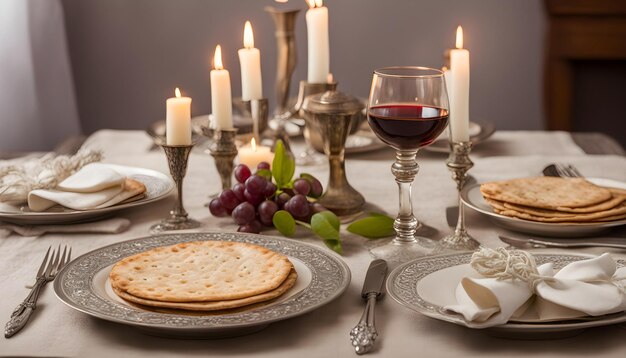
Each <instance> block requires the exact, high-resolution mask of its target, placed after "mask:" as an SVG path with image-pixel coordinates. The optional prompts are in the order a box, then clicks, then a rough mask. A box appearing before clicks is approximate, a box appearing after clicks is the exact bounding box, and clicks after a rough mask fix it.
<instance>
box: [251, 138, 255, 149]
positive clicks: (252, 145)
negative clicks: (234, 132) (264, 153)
mask: <svg viewBox="0 0 626 358" xmlns="http://www.w3.org/2000/svg"><path fill="white" fill-rule="evenodd" d="M250 147H252V151H253V152H256V141H255V140H254V138H252V140H251V141H250Z"/></svg>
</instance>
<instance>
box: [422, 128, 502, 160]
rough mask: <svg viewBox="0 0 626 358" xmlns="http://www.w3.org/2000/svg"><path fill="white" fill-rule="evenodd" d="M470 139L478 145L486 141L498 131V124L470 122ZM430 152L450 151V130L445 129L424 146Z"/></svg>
mask: <svg viewBox="0 0 626 358" xmlns="http://www.w3.org/2000/svg"><path fill="white" fill-rule="evenodd" d="M469 132H470V141H471V142H472V145H474V146H476V145H478V144H480V143H481V142H484V141H485V140H486V139H487V138H489V137H491V136H492V135H493V134H494V133H495V132H496V126H495V124H493V123H490V122H470V124H469ZM424 149H425V150H427V151H429V152H437V153H450V141H449V140H448V131H447V130H445V131H443V133H441V135H440V136H439V137H438V138H437V139H435V141H434V142H432V143H431V144H430V145H428V146H426V147H424Z"/></svg>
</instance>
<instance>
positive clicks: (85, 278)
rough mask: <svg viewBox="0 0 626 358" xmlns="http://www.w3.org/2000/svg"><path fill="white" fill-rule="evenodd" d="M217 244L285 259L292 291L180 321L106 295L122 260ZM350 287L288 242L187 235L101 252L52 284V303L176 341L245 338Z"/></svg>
mask: <svg viewBox="0 0 626 358" xmlns="http://www.w3.org/2000/svg"><path fill="white" fill-rule="evenodd" d="M203 240H221V241H236V242H246V243H252V244H257V245H260V246H264V247H267V248H268V249H270V250H273V251H276V252H280V253H282V254H285V255H287V256H288V257H289V259H290V261H291V262H292V263H293V264H294V266H295V268H296V271H297V272H298V280H297V282H296V285H295V286H294V287H293V288H291V289H290V290H289V291H288V292H287V293H286V294H285V295H283V296H282V297H281V298H279V299H278V300H276V301H273V302H271V303H268V304H266V305H263V306H260V307H254V308H250V309H248V310H244V311H239V312H235V313H226V314H213V315H204V316H198V315H184V314H174V313H158V312H154V311H148V310H145V309H142V308H139V307H137V306H133V305H131V304H129V303H127V302H125V301H123V300H122V299H120V298H119V297H117V295H115V293H113V292H112V290H111V288H110V284H109V282H108V276H109V271H110V270H111V268H112V266H113V265H114V264H115V263H116V262H118V261H119V260H121V259H123V258H124V257H127V256H130V255H134V254H136V253H139V252H143V251H146V250H149V249H152V248H155V247H159V246H167V245H173V244H177V243H180V242H188V241H203ZM349 284H350V269H349V268H348V266H347V265H346V264H345V263H344V262H343V260H342V259H341V258H340V257H339V256H338V255H337V254H335V253H333V252H331V251H329V250H326V249H323V248H320V247H317V246H313V245H310V244H306V243H302V242H299V241H295V240H291V239H283V238H277V237H270V236H263V235H255V234H244V233H190V234H166V235H158V236H150V237H144V238H141V239H135V240H130V241H124V242H120V243H117V244H113V245H109V246H105V247H103V248H100V249H96V250H94V251H91V252H89V253H87V254H85V255H82V256H80V257H78V258H77V259H75V260H73V261H72V262H71V263H69V264H68V265H67V266H66V267H65V268H63V270H62V271H61V272H60V273H59V274H58V276H57V278H56V279H55V280H54V291H55V293H56V295H57V297H58V298H59V299H60V300H61V301H63V302H64V303H65V304H67V305H68V306H70V307H72V308H74V309H76V310H78V311H81V312H84V313H86V314H88V315H91V316H93V317H97V318H101V319H104V320H107V321H111V322H116V323H121V324H126V325H130V326H133V327H136V328H138V329H140V330H142V331H144V332H147V333H149V334H154V335H159V336H166V337H176V338H190V339H191V338H223V337H231V336H238V335H243V334H249V333H252V332H256V331H259V330H261V329H263V328H265V327H266V326H267V325H269V324H270V323H272V322H276V321H281V320H285V319H288V318H292V317H295V316H299V315H302V314H304V313H307V312H310V311H312V310H315V309H317V308H319V307H321V306H323V305H325V304H327V303H329V302H331V301H333V300H334V299H336V298H337V297H339V296H340V295H341V294H342V293H343V292H344V291H345V290H346V288H347V287H348V285H349Z"/></svg>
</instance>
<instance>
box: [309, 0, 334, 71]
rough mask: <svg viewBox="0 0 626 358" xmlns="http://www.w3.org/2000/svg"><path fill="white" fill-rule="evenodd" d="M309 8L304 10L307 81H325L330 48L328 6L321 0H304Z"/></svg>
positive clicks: (328, 68) (328, 69)
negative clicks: (307, 64)
mask: <svg viewBox="0 0 626 358" xmlns="http://www.w3.org/2000/svg"><path fill="white" fill-rule="evenodd" d="M306 1H307V3H308V4H309V7H310V8H309V10H307V12H306V27H307V37H308V53H309V70H308V76H307V81H308V82H309V83H326V80H327V78H328V73H329V72H330V49H329V45H328V42H329V41H328V8H327V7H325V6H323V0H306Z"/></svg>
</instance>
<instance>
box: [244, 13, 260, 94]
mask: <svg viewBox="0 0 626 358" xmlns="http://www.w3.org/2000/svg"><path fill="white" fill-rule="evenodd" d="M238 52H239V65H240V66H241V99H242V100H244V101H249V100H252V99H261V98H263V82H262V81H261V52H260V51H259V49H258V48H255V47H254V34H253V33H252V25H250V21H246V24H245V26H244V29H243V48H242V49H240V50H239V51H238Z"/></svg>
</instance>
